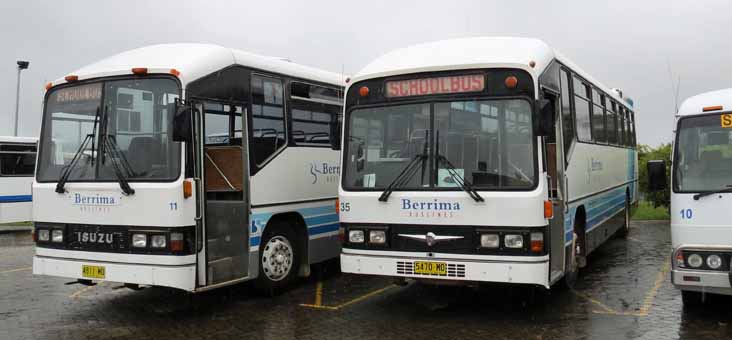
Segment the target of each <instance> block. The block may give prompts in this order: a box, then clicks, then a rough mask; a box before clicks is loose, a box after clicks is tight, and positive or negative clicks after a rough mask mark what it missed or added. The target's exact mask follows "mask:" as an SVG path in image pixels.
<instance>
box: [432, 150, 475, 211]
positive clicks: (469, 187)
mask: <svg viewBox="0 0 732 340" xmlns="http://www.w3.org/2000/svg"><path fill="white" fill-rule="evenodd" d="M437 161H438V162H442V163H443V164H445V165H446V166H447V173H448V174H450V177H452V180H453V181H455V183H457V185H458V186H459V187H460V188H461V189H463V191H465V192H467V193H468V195H470V197H471V198H472V199H474V200H475V201H476V202H484V201H485V200H484V199H483V196H481V195H480V194H479V193H478V191H477V190H475V187H474V186H473V184H472V183H470V182H469V181H468V180H467V179H465V177H463V176H461V175H460V173H459V172H457V169H456V168H455V166H454V165H452V163H450V161H449V160H448V159H447V157H445V156H443V155H440V154H437Z"/></svg>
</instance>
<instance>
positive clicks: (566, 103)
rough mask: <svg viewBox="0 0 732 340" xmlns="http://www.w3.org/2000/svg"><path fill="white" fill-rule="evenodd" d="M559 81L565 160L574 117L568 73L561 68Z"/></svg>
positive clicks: (571, 137)
mask: <svg viewBox="0 0 732 340" xmlns="http://www.w3.org/2000/svg"><path fill="white" fill-rule="evenodd" d="M559 74H560V77H559V78H560V82H561V84H562V135H563V136H564V156H565V161H566V160H567V159H568V158H567V157H568V156H569V148H570V147H571V146H572V141H573V140H574V119H573V118H572V106H571V104H570V103H571V101H572V93H570V92H569V74H568V73H567V71H565V70H564V69H562V70H561V71H560V72H559Z"/></svg>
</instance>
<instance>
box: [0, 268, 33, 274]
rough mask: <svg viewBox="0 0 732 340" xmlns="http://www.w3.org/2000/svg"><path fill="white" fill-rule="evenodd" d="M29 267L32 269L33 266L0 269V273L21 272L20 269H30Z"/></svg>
mask: <svg viewBox="0 0 732 340" xmlns="http://www.w3.org/2000/svg"><path fill="white" fill-rule="evenodd" d="M31 269H33V267H25V268H16V269H10V270H4V271H1V272H0V274H8V273H15V272H22V271H26V270H31Z"/></svg>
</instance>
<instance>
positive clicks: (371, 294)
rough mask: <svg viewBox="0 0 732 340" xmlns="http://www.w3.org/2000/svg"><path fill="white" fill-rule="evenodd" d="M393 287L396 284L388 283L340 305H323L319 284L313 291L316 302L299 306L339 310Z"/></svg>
mask: <svg viewBox="0 0 732 340" xmlns="http://www.w3.org/2000/svg"><path fill="white" fill-rule="evenodd" d="M394 287H397V286H396V285H393V284H392V285H388V286H386V287H384V288H379V289H377V290H374V291H372V292H369V293H366V294H364V295H361V296H359V297H356V298H354V299H352V300H349V301H346V302H344V303H342V304H340V305H336V306H324V305H323V304H322V285H320V286H319V287H316V291H315V302H316V303H315V304H307V303H301V304H300V306H301V307H307V308H314V309H325V310H339V309H342V308H345V307H348V306H350V305H352V304H355V303H359V302H361V301H364V300H366V299H368V298H371V297H374V296H376V295H379V294H381V293H384V292H386V291H387V290H389V289H392V288H394ZM318 291H320V301H319V300H318ZM318 302H320V303H318Z"/></svg>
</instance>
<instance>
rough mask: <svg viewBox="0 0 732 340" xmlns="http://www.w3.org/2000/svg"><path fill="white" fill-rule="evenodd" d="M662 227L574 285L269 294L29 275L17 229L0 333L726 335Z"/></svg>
mask: <svg viewBox="0 0 732 340" xmlns="http://www.w3.org/2000/svg"><path fill="white" fill-rule="evenodd" d="M669 237H670V233H669V226H668V222H634V223H633V225H632V228H631V232H630V236H629V237H628V238H627V239H612V240H610V241H609V242H608V243H606V244H605V245H603V246H602V247H601V248H599V249H598V250H597V251H596V252H595V253H593V254H592V255H591V256H590V258H589V261H588V266H587V268H585V269H583V271H582V272H581V274H580V277H579V279H578V282H577V284H576V286H575V287H574V289H572V290H568V289H552V290H551V291H548V292H547V291H542V290H538V289H530V288H526V287H515V286H514V287H509V286H499V285H488V286H481V287H477V288H476V287H445V286H443V287H439V286H429V285H423V284H414V283H411V284H409V285H407V286H394V285H392V284H391V281H390V280H389V279H387V278H382V277H362V276H352V275H344V274H340V273H338V264H337V262H330V263H326V264H323V265H319V266H317V267H315V268H314V269H313V275H311V277H310V278H308V279H306V280H302V282H300V283H299V284H297V285H296V286H295V287H294V288H293V289H291V290H289V291H287V292H284V293H282V294H280V295H278V296H275V297H265V296H261V295H259V294H256V293H254V292H253V288H252V287H251V285H249V284H242V285H237V286H233V287H230V288H224V289H220V290H216V291H212V292H207V293H204V294H199V295H196V296H191V295H188V294H185V293H182V292H178V291H173V290H169V289H162V288H148V289H143V290H140V291H133V290H130V289H127V288H121V285H120V284H117V283H110V282H105V283H102V284H100V285H97V286H93V287H85V286H80V285H78V284H73V285H66V284H65V283H67V282H68V281H69V280H66V279H62V278H53V277H39V276H33V275H32V274H31V270H30V266H31V264H32V256H33V252H34V250H33V245H32V244H31V242H30V240H29V239H28V237H27V236H17V235H0V340H5V339H136V340H139V339H199V338H200V339H359V340H361V339H379V340H386V339H531V340H534V339H542V340H543V339H664V340H665V339H732V324H731V323H732V298H730V297H723V296H714V297H712V298H711V299H709V301H708V302H707V303H706V304H705V305H703V306H701V307H699V308H693V309H689V308H684V307H683V306H682V303H681V295H680V293H679V291H677V290H676V289H674V288H673V287H672V285H671V283H670V281H669V273H668V270H669V267H668V266H669V253H670V239H669Z"/></svg>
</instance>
